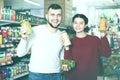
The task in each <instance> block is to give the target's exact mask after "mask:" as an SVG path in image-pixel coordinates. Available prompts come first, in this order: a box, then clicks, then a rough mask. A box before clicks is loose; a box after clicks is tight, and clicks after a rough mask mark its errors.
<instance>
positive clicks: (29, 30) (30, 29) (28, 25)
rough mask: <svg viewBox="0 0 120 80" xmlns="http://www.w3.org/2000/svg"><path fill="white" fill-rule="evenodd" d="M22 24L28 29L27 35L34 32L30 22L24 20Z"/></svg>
mask: <svg viewBox="0 0 120 80" xmlns="http://www.w3.org/2000/svg"><path fill="white" fill-rule="evenodd" d="M20 24H21V26H22V27H26V29H27V32H26V33H25V34H27V35H30V34H31V33H32V32H33V31H32V27H31V24H30V22H29V21H28V20H22V21H20Z"/></svg>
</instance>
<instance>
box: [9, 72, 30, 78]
mask: <svg viewBox="0 0 120 80" xmlns="http://www.w3.org/2000/svg"><path fill="white" fill-rule="evenodd" d="M28 73H29V72H24V73H21V74H18V75H15V76H13V77H11V78H10V79H9V80H15V79H17V78H20V77H23V76H26V75H28Z"/></svg>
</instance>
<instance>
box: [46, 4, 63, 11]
mask: <svg viewBox="0 0 120 80" xmlns="http://www.w3.org/2000/svg"><path fill="white" fill-rule="evenodd" d="M50 8H52V9H62V7H61V6H60V5H58V4H51V5H50V6H49V7H48V10H49V9H50Z"/></svg>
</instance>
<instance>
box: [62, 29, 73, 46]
mask: <svg viewBox="0 0 120 80" xmlns="http://www.w3.org/2000/svg"><path fill="white" fill-rule="evenodd" d="M62 37H63V38H64V46H69V45H71V42H70V39H69V36H68V34H67V32H66V31H62Z"/></svg>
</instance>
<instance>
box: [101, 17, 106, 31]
mask: <svg viewBox="0 0 120 80" xmlns="http://www.w3.org/2000/svg"><path fill="white" fill-rule="evenodd" d="M106 30H107V19H106V18H105V17H102V18H101V19H100V31H106Z"/></svg>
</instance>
